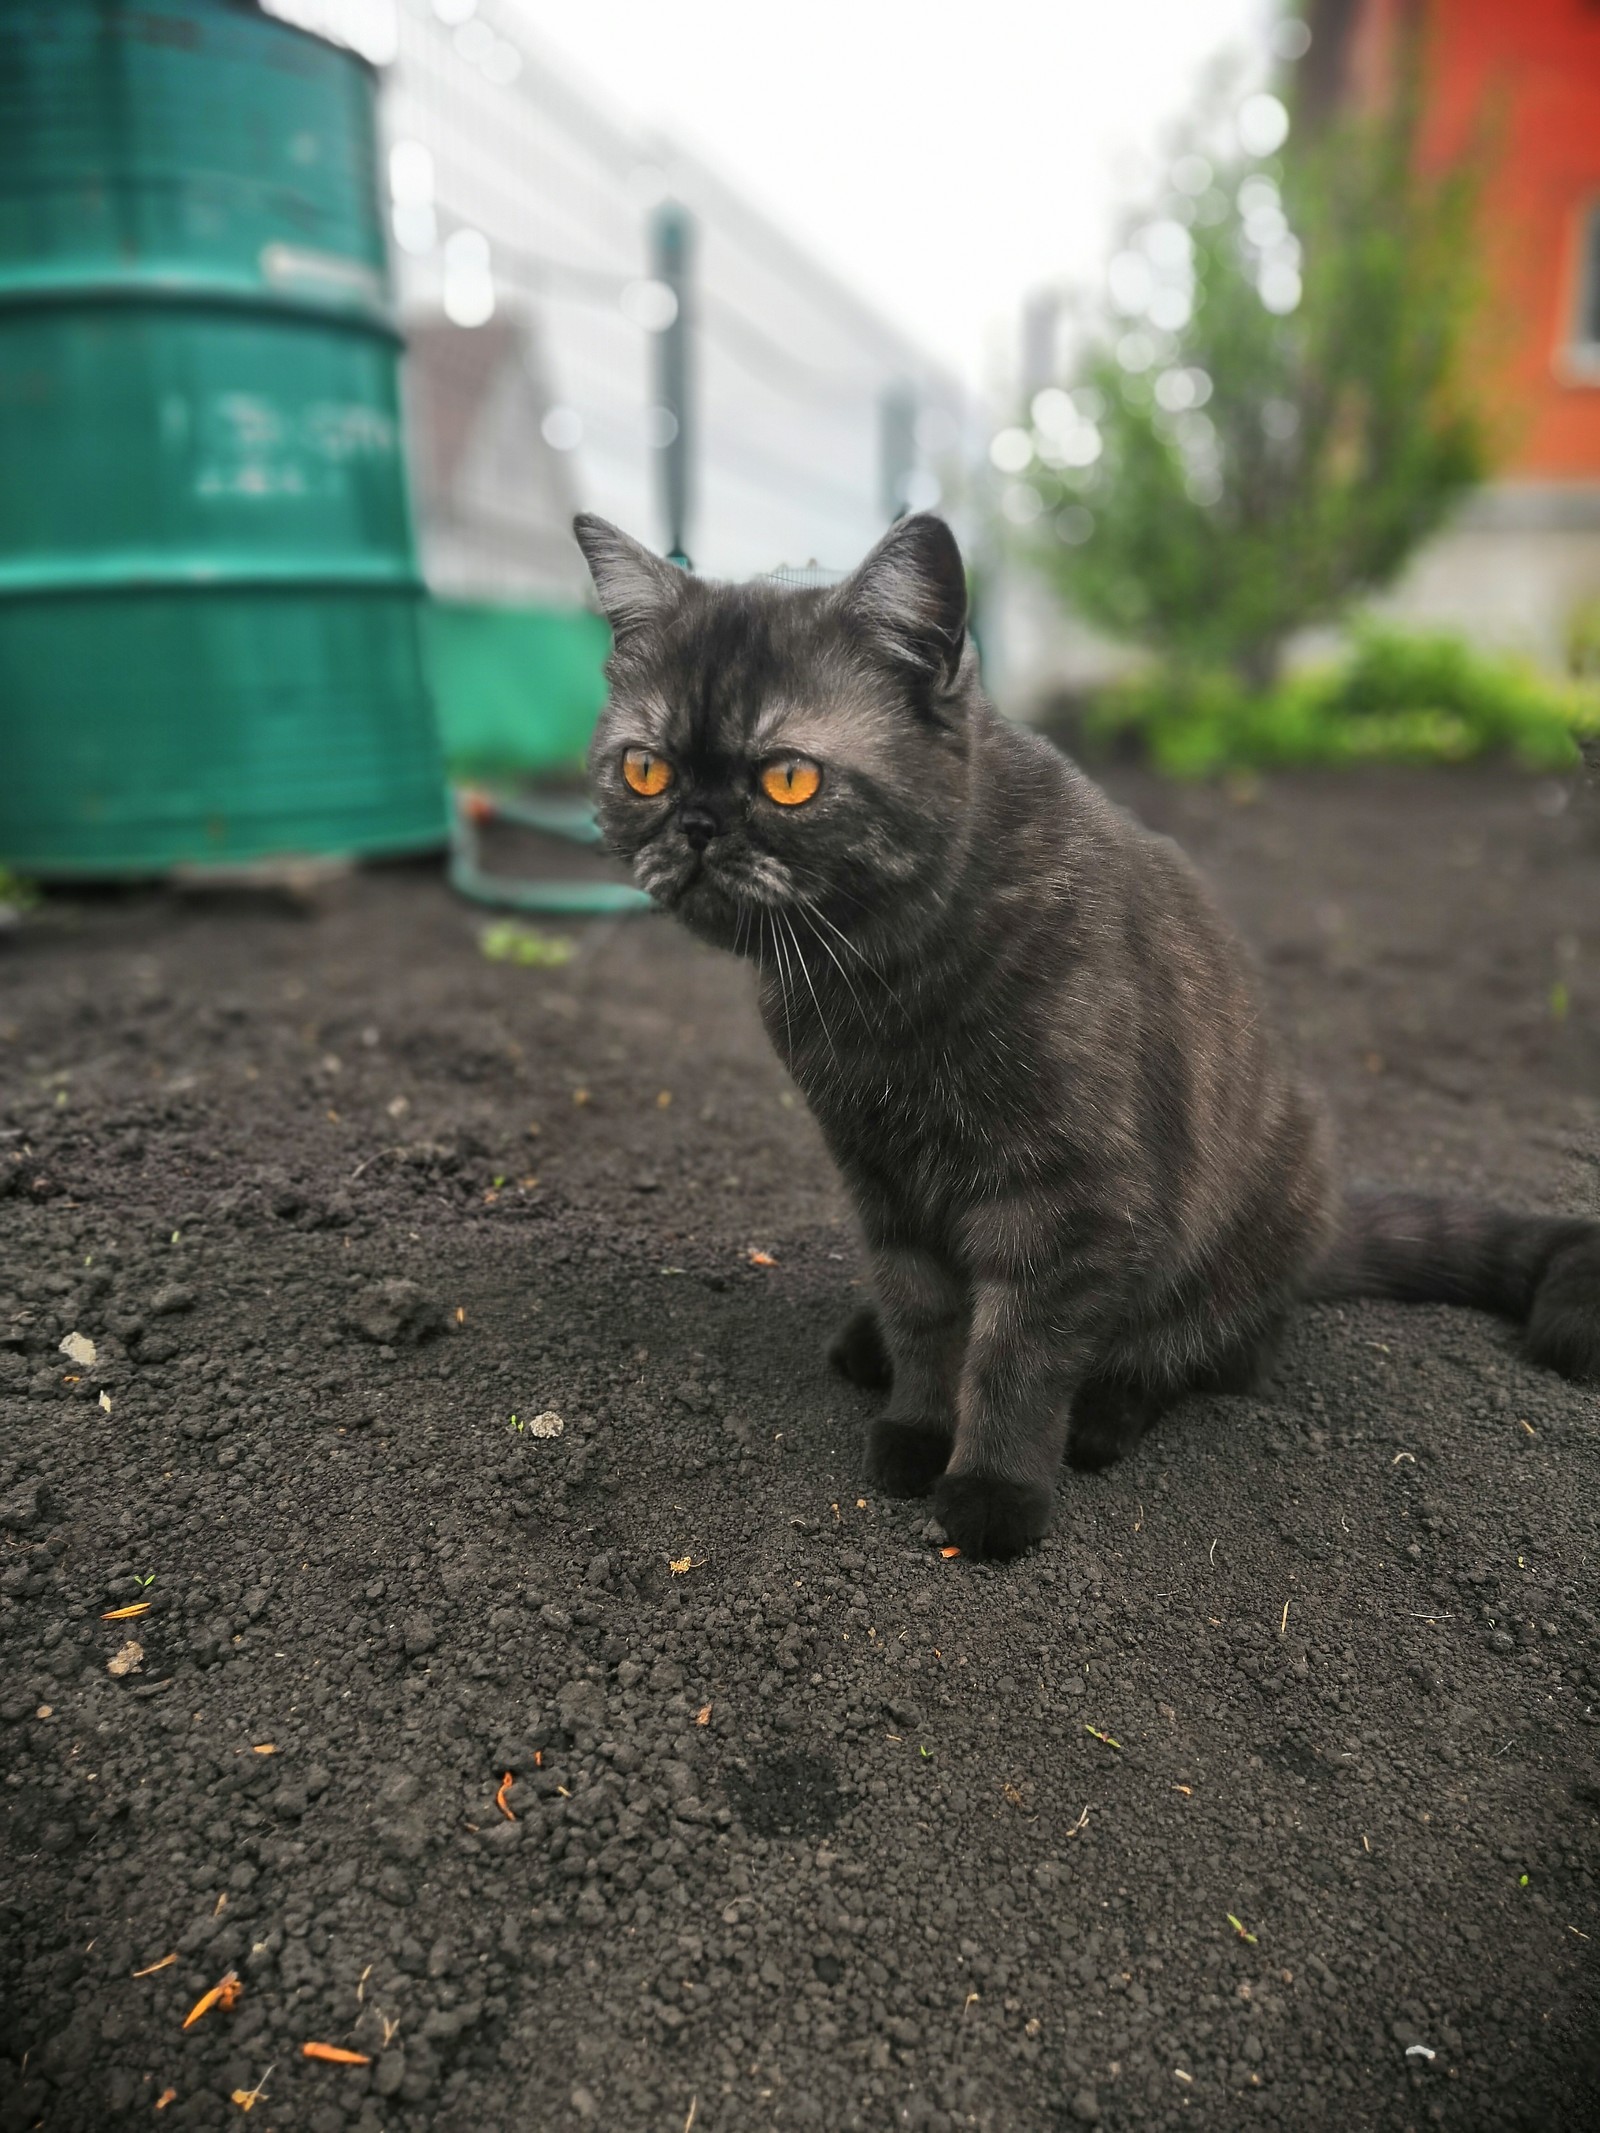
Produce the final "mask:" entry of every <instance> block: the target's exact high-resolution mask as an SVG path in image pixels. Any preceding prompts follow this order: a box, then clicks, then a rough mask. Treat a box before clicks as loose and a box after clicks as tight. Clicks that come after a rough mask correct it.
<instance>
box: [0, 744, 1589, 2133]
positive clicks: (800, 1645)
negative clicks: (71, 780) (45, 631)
mask: <svg viewBox="0 0 1600 2133" xmlns="http://www.w3.org/2000/svg"><path fill="white" fill-rule="evenodd" d="M1120 782H1121V786H1122V788H1123V790H1124V792H1125V794H1126V796H1128V797H1131V798H1132V800H1133V801H1134V803H1135V804H1136V805H1138V806H1140V807H1141V808H1142V809H1143V810H1144V811H1145V812H1146V813H1147V814H1148V815H1149V816H1151V817H1152V818H1153V819H1157V820H1160V821H1161V822H1162V823H1163V824H1164V826H1169V827H1172V828H1173V829H1175V830H1176V831H1177V832H1178V833H1179V834H1180V835H1181V836H1182V837H1183V838H1184V840H1185V841H1186V842H1187V843H1188V844H1189V845H1190V846H1191V848H1192V849H1193V850H1195V851H1196V853H1197V854H1198V855H1199V856H1200V857H1201V858H1202V860H1203V861H1204V862H1205V863H1206V864H1208V866H1209V867H1210V868H1211V869H1212V871H1213V874H1214V877H1215V878H1216V880H1217V881H1218V883H1219V885H1220V887H1221V890H1222V893H1223V895H1224V897H1225V899H1226V900H1227V902H1228V903H1229V904H1230V906H1231V907H1232V908H1233V909H1234V911H1235V912H1236V913H1237V914H1238V916H1239V918H1240V920H1241V922H1242V924H1243V925H1244V927H1245V929H1246V931H1247V932H1248V933H1249V934H1250V936H1251V937H1252V938H1253V939H1254V940H1255V942H1256V943H1257V945H1258V946H1259V948H1260V949H1261V951H1262V953H1263V955H1264V957H1265V960H1266V963H1267V967H1268V972H1269V978H1270V984H1271V988H1272V992H1273V995H1274V998H1275V1001H1276V1004H1277V1006H1278V1008H1279V1011H1280V1012H1281V1013H1282V1015H1283V1016H1284V1018H1285V1019H1286V1020H1287V1021H1289V1022H1290V1023H1291V1024H1292V1025H1294V1026H1295V1027H1296V1028H1297V1029H1298V1032H1299V1035H1300V1039H1301V1042H1302V1044H1303V1046H1304V1048H1305V1050H1306V1052H1307V1054H1308V1056H1309V1057H1310V1059H1311V1061H1312V1063H1313V1066H1314V1069H1315V1071H1316V1072H1317V1073H1318V1074H1319V1075H1320V1076H1321V1077H1322V1078H1323V1079H1324V1081H1325V1082H1326V1083H1328V1084H1329V1085H1330V1086H1331V1088H1332V1090H1333V1092H1334V1095H1335V1097H1336V1100H1337V1103H1338V1106H1339V1109H1340V1111H1341V1114H1342V1118H1343V1125H1344V1135H1345V1141H1346V1146H1347V1151H1348V1155H1349V1160H1350V1165H1351V1167H1352V1169H1354V1170H1357V1171H1360V1172H1363V1173H1366V1174H1368V1175H1377V1176H1386V1177H1388V1178H1391V1179H1393V1180H1396V1181H1409V1182H1414V1183H1426V1184H1435V1185H1439V1186H1443V1187H1448V1188H1457V1189H1469V1190H1475V1191H1481V1192H1485V1193H1492V1194H1494V1195H1496V1196H1498V1197H1502V1198H1506V1199H1510V1200H1515V1201H1518V1202H1521V1203H1524V1204H1527V1205H1537V1206H1541V1207H1549V1208H1555V1209H1569V1210H1576V1209H1593V1208H1595V1206H1596V1204H1597V1201H1600V835H1597V832H1596V826H1595V825H1594V824H1593V823H1592V822H1590V821H1589V820H1587V819H1586V818H1585V816H1584V814H1583V812H1582V809H1581V808H1580V807H1579V806H1578V805H1576V804H1573V805H1565V804H1564V802H1565V800H1566V797H1567V796H1566V795H1565V794H1563V793H1562V792H1561V791H1560V790H1559V789H1558V788H1555V787H1552V786H1547V785H1538V784H1533V783H1529V782H1526V781H1522V780H1517V779H1512V778H1509V777H1498V778H1494V777H1487V776H1485V777H1478V776H1475V775H1466V774H1462V775H1459V776H1454V777H1448V778H1447V777H1438V778H1428V777H1422V776H1419V777H1415V778H1411V777H1394V778H1389V779H1373V780H1369V781H1345V782H1337V783H1317V782H1312V781H1307V782H1304V783H1296V782H1293V781H1288V780H1285V781H1283V782H1281V783H1274V784H1272V785H1271V786H1269V787H1267V788H1266V789H1265V790H1260V789H1255V788H1248V789H1240V790H1237V791H1234V792H1232V793H1228V792H1225V791H1222V790H1215V791H1213V790H1206V791H1189V792H1185V791H1181V790H1174V789H1170V788H1161V787H1158V786H1155V785H1146V784H1144V783H1142V782H1140V781H1137V780H1134V779H1132V778H1126V777H1125V778H1123V779H1122V780H1121V781H1120ZM484 923H485V919H484V915H483V914H481V913H478V912H474V911H472V910H471V909H469V908H467V907H465V906H463V905H462V904H460V903H459V902H457V901H455V900H453V899H452V897H451V896H450V895H449V893H448V892H447V891H446V889H445V888H444V887H443V885H442V883H441V881H440V880H439V878H438V876H437V874H436V873H435V872H433V871H432V870H430V869H424V868H416V869H410V868H400V869H394V870H381V871H372V872H369V873H366V874H363V875H359V876H356V877H353V878H350V879H348V880H346V881H342V882H338V883H334V884H332V885H331V886H329V887H326V888H325V889H323V890H322V891H321V892H320V893H319V894H318V895H317V896H316V898H315V899H314V900H313V901H312V903H311V904H310V906H309V907H308V908H297V907H296V906H294V905H292V904H290V903H288V902H284V903H282V904H277V903H274V902H272V901H271V900H269V899H258V900H255V901H249V900H246V899H243V898H241V897H235V898H233V899H231V900H229V899H213V900H210V901H207V900H204V899H201V898H199V897H196V896H194V895H189V896H187V897H185V896H183V895H182V894H179V893H176V892H173V893H164V894H155V893H140V894H134V895H125V896H110V895H99V896H96V897H84V898H79V899H58V900H54V901H52V902H51V903H50V904H49V905H48V906H47V907H46V908H45V910H44V911H43V912H42V913H41V914H39V915H38V916H37V917H36V918H35V919H33V920H32V921H30V922H29V923H28V925H27V926H25V927H24V928H23V929H21V930H20V931H18V932H16V933H14V934H13V935H12V936H11V937H10V938H9V939H6V940H0V1195H3V1197H0V1755H3V1760H4V1789H3V1799H4V1806H5V1837H4V1843H5V1846H6V1857H5V1863H4V1866H3V1869H0V2127H4V2128H6V2129H11V2128H16V2129H21V2128H26V2127H33V2126H43V2127H48V2128H51V2129H57V2128H60V2129H69V2128H95V2129H98V2128H102V2127H107V2126H110V2125H113V2124H120V2123H123V2122H125V2121H129V2120H132V2121H134V2122H140V2121H145V2120H148V2119H149V2118H150V2117H151V2114H152V2113H157V2112H159V2113H160V2114H161V2118H160V2122H161V2124H162V2125H163V2126H172V2127H198V2126H206V2127H212V2126H217V2127H220V2126H224V2125H231V2124H232V2123H234V2122H235V2118H236V2116H237V2115H238V2114H241V2113H248V2112H256V2113H259V2116H257V2117H255V2118H254V2119H253V2120H252V2123H253V2124H254V2125H256V2126H262V2127H265V2128H268V2129H271V2128H275V2127H281V2128H285V2129H288V2128H307V2129H310V2133H338V2129H341V2128H344V2127H352V2128H355V2129H357V2133H377V2129H379V2128H385V2129H391V2133H401V2129H407V2133H409V2129H424V2128H428V2129H432V2128H441V2129H461V2133H500V2129H507V2133H522V2129H543V2128H546V2127H549V2128H555V2129H566V2128H583V2127H596V2128H608V2129H609V2128H615V2129H622V2133H634V2129H639V2133H655V2129H660V2133H683V2129H686V2128H687V2129H689V2133H694V2129H700V2133H745V2129H758V2128H765V2127H769V2126H770V2127H783V2128H788V2127H820V2128H828V2129H841V2133H843V2129H854V2128H862V2129H867V2128H871V2129H880V2128H881V2129H888V2128H892V2127H917V2128H927V2129H934V2128H956V2127H981V2128H986V2129H991V2133H1036V2129H1041V2128H1056V2127H1072V2126H1076V2125H1096V2124H1098V2125H1102V2126H1105V2127H1108V2128H1130V2129H1132V2128H1138V2129H1145V2128H1158V2127H1165V2126H1180V2125H1200V2124H1209V2125H1214V2126H1218V2127H1232V2126H1235V2125H1239V2124H1243V2123H1249V2122H1256V2123H1262V2124H1266V2125H1273V2126H1279V2127H1284V2128H1290V2129H1293V2128H1299V2127H1316V2126H1322V2125H1334V2126H1338V2127H1339V2128H1340V2129H1341V2133H1344V2129H1359V2128H1373V2129H1379V2128H1381V2129H1389V2128H1395V2129H1399V2128H1411V2127H1416V2128H1423V2127H1427V2126H1431V2125H1434V2124H1442V2125H1447V2126H1453V2127H1457V2128H1460V2129H1462V2133H1491V2129H1497V2128H1513V2127H1515V2128H1524V2129H1528V2133H1533V2129H1540V2133H1545V2129H1556V2133H1566V2129H1572V2133H1579V2129H1582V2128H1585V2127H1588V2126H1591V2125H1595V2124H1600V2060H1597V2047H1596V2038H1597V2033H1600V1992H1597V1989H1596V1955H1597V1950H1600V1901H1597V1884H1596V1872H1597V1867H1600V1857H1597V1846H1596V1837H1597V1832H1600V1731H1597V1730H1596V1726H1597V1721H1600V1641H1597V1635H1596V1627H1597V1619H1596V1610H1597V1606H1600V1591H1597V1581H1596V1568H1597V1561H1600V1533H1597V1512H1600V1428H1597V1422H1600V1414H1597V1408H1600V1400H1597V1397H1596V1394H1595V1393H1594V1392H1593V1391H1592V1390H1591V1391H1584V1390H1580V1389H1577V1388H1574V1387H1573V1386H1570V1385H1568V1384H1565V1383H1563V1382H1562V1381H1560V1380H1558V1379H1556V1378H1554V1377H1551V1376H1549V1375H1547V1374H1545V1373H1543V1372H1541V1371H1538V1370H1535V1369H1532V1368H1530V1367H1528V1366H1526V1365H1525V1364H1523V1363H1522V1362H1521V1361H1520V1360H1519V1359H1518V1357H1517V1354H1516V1351H1515V1348H1514V1345H1513V1343H1512V1341H1511V1339H1510V1337H1509V1335H1508V1334H1507V1333H1506V1331H1505V1330H1504V1329H1502V1328H1500V1327H1497V1326H1495V1325H1493V1324H1491V1323H1489V1322H1487V1321H1485V1320H1482V1319H1479V1318H1476V1317H1474V1316H1472V1315H1470V1314H1465V1313H1450V1312H1446V1311H1443V1310H1415V1311H1409V1312H1408V1311H1403V1310H1400V1309H1398V1308H1389V1307H1384V1306H1378V1305H1373V1306H1365V1307H1360V1308H1353V1309H1350V1310H1347V1311H1335V1310H1322V1311H1318V1312H1314V1313H1312V1314H1309V1315H1308V1316H1307V1318H1306V1320H1305V1322H1304V1324H1303V1325H1302V1326H1301V1328H1300V1330H1299V1332H1298V1335H1297V1337H1296V1338H1295V1340H1294V1341H1293V1343H1292V1345H1291V1348H1290V1351H1289V1353H1288V1356H1287V1359H1286V1362H1285V1365H1284V1368H1283V1371H1282V1375H1281V1381H1280V1383H1279V1385H1278V1387H1277V1389H1276V1391H1275V1392H1274V1394H1273V1396H1272V1397H1271V1398H1270V1399H1265V1400H1259V1401H1238V1400H1234V1401H1206V1402H1196V1403H1194V1404H1193V1405H1192V1406H1191V1407H1189V1408H1188V1409H1187V1410H1185V1411H1184V1412H1182V1413H1181V1414H1179V1415H1178V1416H1176V1417H1174V1418H1173V1419H1172V1420H1171V1421H1170V1422H1169V1423H1168V1424H1167V1425H1166V1426H1164V1427H1163V1429H1162V1430H1161V1431H1160V1432H1159V1433H1158V1434H1157V1435H1156V1436H1154V1437H1153V1438H1151V1439H1150V1440H1149V1441H1147V1443H1146V1444H1145V1446H1144V1447H1143V1448H1142V1449H1141V1451H1140V1452H1139V1454H1138V1455H1137V1456H1136V1457H1135V1458H1134V1459H1133V1460H1132V1461H1130V1462H1129V1463H1127V1464H1126V1465H1125V1466H1123V1467H1120V1468H1118V1469H1116V1470H1115V1471H1114V1472H1112V1473H1111V1474H1109V1475H1106V1476H1104V1477H1100V1478H1096V1479H1083V1478H1077V1477H1073V1478H1069V1479H1066V1480H1064V1481H1063V1484H1062V1489H1061V1500H1060V1515H1059V1524H1058V1528H1057V1531H1056V1532H1055V1534H1054V1535H1053V1536H1052V1537H1051V1538H1050V1539H1049V1541H1048V1542H1047V1543H1046V1544H1045V1545H1044V1546H1043V1547H1042V1548H1041V1549H1040V1550H1039V1551H1038V1553H1037V1554H1036V1555H1035V1556H1033V1557H1032V1558H1030V1559H1028V1560H1026V1561H1024V1562H1022V1563H1020V1564H1017V1565H1015V1566H1012V1567H1009V1568H990V1567H985V1566H980V1565H975V1564H972V1563H969V1562H967V1561H965V1560H960V1559H957V1560H949V1559H946V1558H944V1557H943V1556H941V1554H940V1552H939V1548H938V1545H937V1543H938V1538H939V1536H938V1533H937V1529H932V1530H930V1528H929V1525H928V1513H927V1510H926V1507H925V1506H918V1505H907V1504H899V1503H892V1502H883V1501H879V1500H877V1499H876V1498H875V1497H874V1496H872V1495H870V1494H869V1493H868V1492H867V1491H866V1490H865V1489H864V1488H863V1486H862V1484H861V1481H860V1479H859V1476H860V1468H861V1460H860V1450H861V1438H862V1428H863V1422H864V1420H865V1418H866V1416H867V1414H868V1412H869V1403H868V1402H867V1400H866V1399H865V1398H864V1397H863V1396H861V1395H858V1394H857V1393H855V1392H853V1391H851V1390H849V1389H848V1388H846V1387H843V1386H842V1385H840V1384H839V1383H837V1382H836V1381H832V1380H830V1379H829V1377H828V1376H827V1374H826V1372H825V1369H824V1365H823V1361H822V1351H823V1346H824V1341H825V1338H826V1336H827V1334H828V1332H829V1330H830V1328H831V1327H832V1326H833V1324H834V1323H835V1321H836V1320H838V1319H839V1317H840V1316H841V1314H843V1313H844V1312H845V1311H846V1310H847V1308H848V1307H849V1305H850V1303H851V1300H852V1297H853V1296H858V1295H859V1293H860V1292H859V1289H858V1288H857V1287H856V1286H855V1285H856V1283H857V1281H858V1279H859V1271H860V1269H859V1262H858V1258H857V1253H856V1249H855V1245H854V1241H853V1237H852V1233H851V1229H850V1226H849V1223H848V1221H847V1218H846V1214H845V1209H844V1206H843V1203H842V1199H841V1195H840V1192H839V1189H838V1187H837V1185H836V1184H835V1182H834V1179H833V1177H832V1175H831V1173H830V1171H829V1168H828V1165H827V1162H826V1160H825V1158H824V1155H823V1151H822V1147H821V1143H820V1141H819V1139H818V1136H817V1134H816V1132H815V1130H814V1129H813V1127H812V1125H811V1124H810V1122H809V1120H808V1119H807V1117H806V1115H805V1113H804V1111H803V1110H802V1108H801V1107H800V1106H799V1104H798V1101H797V1100H796V1098H795V1096H794V1094H793V1092H792V1091H791V1090H790V1088H789V1087H788V1086H787V1084H786V1082H785V1079H784V1076H783V1075H782V1073H781V1072H780V1070H779V1068H778V1067H777V1065H776V1064H775V1062H774V1061H773V1059H772V1058H771V1056H770V1054H769V1052H768V1050H767V1048H766V1045H765V1042H764V1040H763V1038H762V1035H761V1032H760V1029H759V1026H758V1024H757V1021H756V1017H755V1013H754V1009H753V1006H752V1002H751V989H750V978H749V974H748V973H747V972H746V971H744V970H742V969H741V968H739V967H738V966H736V965H735V964H733V963H732V962H730V961H727V960H724V959H719V958H717V957H714V956H712V955H710V954H709V953H706V952H704V951H702V950H700V949H698V948H697V947H695V946H694V944H693V943H691V942H690V941H689V940H687V939H686V938H684V937H681V936H679V935H678V934H676V933H675V932H673V931H671V930H670V929H669V928H668V927H667V926H666V925H665V924H664V923H662V922H660V921H657V920H654V919H646V920H628V921H623V922H611V923H605V924H600V923H596V924H593V925H582V926H574V927H571V928H567V929H564V930H565V931H566V932H567V933H568V934H569V935H570V937H571V939H572V940H573V942H574V943H575V947H576V954H575V956H574V958H573V960H572V961H571V962H569V963H568V964H566V965H565V966H564V967H556V968H541V967H525V966H522V965H519V964H517V963H514V962H505V961H494V960H490V959H488V958H486V957H485V956H484V955H483V954H482V953H481V952H480V948H479V935H480V932H481V929H482V927H483V925H484ZM756 1254H761V1255H764V1257H763V1258H762V1259H761V1260H760V1261H759V1262H758V1261H756V1260H755V1258H754V1255H756ZM768 1262H771V1263H768ZM72 1335H78V1336H81V1338H82V1340H83V1341H87V1342H90V1343H92V1344H93V1360H92V1361H91V1360H88V1359H87V1351H85V1350H84V1349H83V1348H82V1347H81V1345H80V1346H79V1350H78V1354H77V1356H74V1354H73V1353H71V1352H70V1351H63V1349H62V1348H61V1346H60V1344H61V1342H62V1341H63V1340H64V1339H66V1338H68V1337H69V1336H72ZM553 1417H559V1418H560V1423H559V1433H557V1429H558V1424H557V1422H556V1421H555V1420H553V1419H551V1418H553ZM140 1608H142V1609H144V1610H145V1611H144V1612H142V1613H128V1612H125V1611H126V1610H129V1609H140ZM108 1614H109V1615H113V1616H118V1617H119V1618H116V1619H107V1616H108ZM508 1774H509V1783H506V1780H507V1777H508ZM230 1973H232V1974H233V1975H234V1976H235V1977H236V1978H237V1981H238V1987H239V1989H238V1992H237V1995H236V1996H235V1995H234V1994H233V1993H232V1991H231V1990H230V1992H229V1994H228V1995H226V1996H225V1997H226V1998H231V1999H232V2000H233V2004H232V2005H231V2006H230V2005H227V2004H224V2003H218V2004H215V2005H213V2006H211V2007H210V2009H209V2010H208V2011H207V2012H205V2013H204V2014H202V2015H200V2016H199V2018H198V2019H197V2020H195V2021H194V2022H193V2023H192V2025H191V2026H190V2027H188V2028H187V2029H186V2028H185V2027H184V2018H185V2016H186V2014H187V2013H188V2012H189V2010H190V2009H191V2008H192V2007H194V2006H195V2005H196V2003H197V2002H198V2001H199V2000H200V1999H201V1997H202V1995H204V1994H206V1993H207V1992H208V1991H210V1989H211V1988H212V1987H214V1986H216V1985H218V1984H219V1983H220V1982H222V1981H223V1980H224V1979H225V1978H226V1977H227V1976H228V1975H229V1974H230ZM308 2042H310V2043H320V2044H324V2045H331V2046H335V2047H338V2048H340V2049H341V2050H344V2051H346V2052H351V2053H357V2054H360V2055H362V2063H360V2064H357V2065H340V2064H330V2063H326V2062H324V2061H318V2060H314V2059H309V2058H307V2057H306V2056H304V2053H303V2047H304V2046H305V2045H306V2044H307V2043H308Z"/></svg>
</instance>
